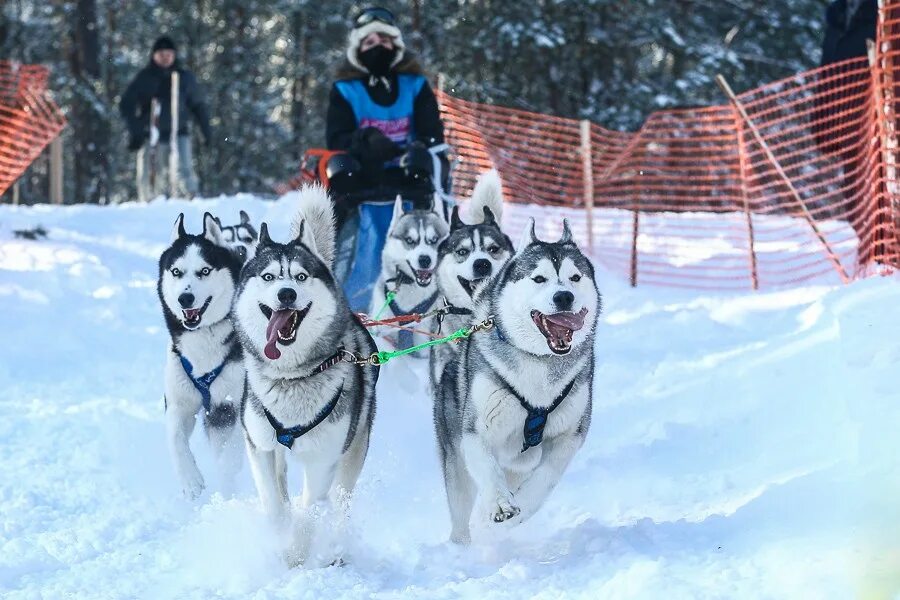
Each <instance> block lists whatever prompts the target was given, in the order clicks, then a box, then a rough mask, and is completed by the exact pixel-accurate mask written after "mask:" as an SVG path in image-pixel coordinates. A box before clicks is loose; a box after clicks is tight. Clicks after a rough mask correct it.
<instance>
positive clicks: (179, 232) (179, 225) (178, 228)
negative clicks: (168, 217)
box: [169, 213, 187, 242]
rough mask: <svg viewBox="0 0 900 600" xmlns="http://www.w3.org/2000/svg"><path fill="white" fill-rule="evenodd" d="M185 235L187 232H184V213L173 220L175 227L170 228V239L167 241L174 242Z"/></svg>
mask: <svg viewBox="0 0 900 600" xmlns="http://www.w3.org/2000/svg"><path fill="white" fill-rule="evenodd" d="M186 235H187V232H186V231H185V230H184V213H181V214H180V215H178V218H177V219H175V226H174V227H172V238H171V239H170V240H169V241H171V242H174V241H175V240H177V239H178V238H180V237H184V236H186Z"/></svg>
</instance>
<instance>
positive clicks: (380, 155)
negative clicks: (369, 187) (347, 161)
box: [350, 127, 400, 163]
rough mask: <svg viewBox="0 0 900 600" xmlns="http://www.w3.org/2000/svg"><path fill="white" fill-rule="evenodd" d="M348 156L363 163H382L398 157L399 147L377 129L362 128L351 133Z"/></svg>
mask: <svg viewBox="0 0 900 600" xmlns="http://www.w3.org/2000/svg"><path fill="white" fill-rule="evenodd" d="M350 154H353V155H354V156H356V157H357V158H359V160H360V161H361V162H363V163H374V162H382V163H383V162H387V161H389V160H391V159H394V158H396V157H397V156H399V155H400V147H399V146H398V145H397V144H395V143H394V142H393V141H392V140H391V139H390V138H389V137H388V136H386V135H384V134H383V133H382V132H381V130H380V129H378V128H377V127H364V128H362V129H357V130H356V131H354V132H353V136H352V137H351V138H350Z"/></svg>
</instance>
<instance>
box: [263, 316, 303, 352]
mask: <svg viewBox="0 0 900 600" xmlns="http://www.w3.org/2000/svg"><path fill="white" fill-rule="evenodd" d="M295 312H296V311H294V310H291V309H284V310H276V311H273V312H272V316H271V317H270V318H269V324H268V325H267V326H266V348H265V354H266V358H268V359H270V360H276V359H278V358H281V350H279V349H278V347H277V346H276V345H275V343H276V342H277V341H278V330H279V329H281V328H282V327H284V326H285V325H287V323H288V321H290V320H291V317H292V316H293V315H294V313H295Z"/></svg>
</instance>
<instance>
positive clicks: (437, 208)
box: [431, 197, 447, 223]
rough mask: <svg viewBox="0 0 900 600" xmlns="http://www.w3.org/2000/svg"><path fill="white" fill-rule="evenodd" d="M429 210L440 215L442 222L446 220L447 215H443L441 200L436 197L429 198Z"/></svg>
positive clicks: (442, 202)
mask: <svg viewBox="0 0 900 600" xmlns="http://www.w3.org/2000/svg"><path fill="white" fill-rule="evenodd" d="M431 212H433V213H434V214H436V215H437V216H438V217H440V219H441V221H443V222H444V223H446V222H447V217H446V215H445V210H444V201H443V200H439V199H438V198H435V197H432V198H431Z"/></svg>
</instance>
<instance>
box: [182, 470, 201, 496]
mask: <svg viewBox="0 0 900 600" xmlns="http://www.w3.org/2000/svg"><path fill="white" fill-rule="evenodd" d="M205 487H206V484H204V483H203V475H201V474H200V471H198V470H196V469H195V470H194V472H193V473H188V474H187V475H185V477H184V478H183V481H182V482H181V493H182V494H184V497H185V499H187V500H196V499H197V498H199V497H200V494H202V493H203V490H204V488H205Z"/></svg>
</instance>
